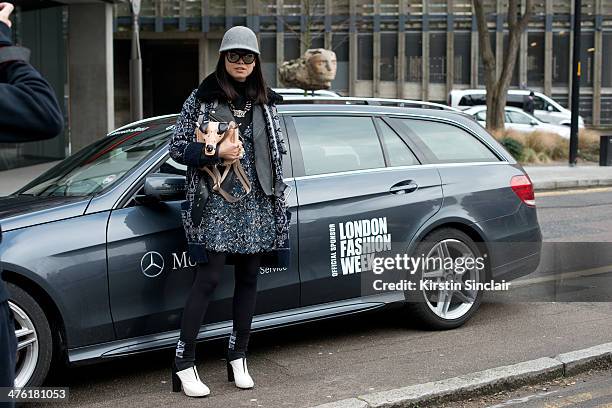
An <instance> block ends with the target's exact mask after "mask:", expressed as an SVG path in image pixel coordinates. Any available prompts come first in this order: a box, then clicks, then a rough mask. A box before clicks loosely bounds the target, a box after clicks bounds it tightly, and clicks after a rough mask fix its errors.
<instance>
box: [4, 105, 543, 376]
mask: <svg viewBox="0 0 612 408" xmlns="http://www.w3.org/2000/svg"><path fill="white" fill-rule="evenodd" d="M333 99H334V101H333V102H332V101H320V100H313V101H307V100H292V101H287V103H285V104H282V105H280V106H279V107H278V110H279V113H280V114H281V120H282V126H283V130H284V135H285V137H286V139H287V142H288V147H289V152H288V154H287V156H285V160H284V165H285V168H284V174H285V177H286V182H287V184H289V185H290V187H291V189H290V191H289V195H288V202H289V205H290V211H291V212H292V219H291V223H292V224H291V239H292V242H291V247H292V258H291V261H290V265H289V267H288V268H271V267H262V268H261V271H260V272H261V275H260V277H259V278H260V279H259V283H258V290H259V294H258V300H257V310H256V312H255V317H254V319H253V330H254V331H257V330H261V329H269V328H272V327H278V326H283V325H288V324H294V323H297V322H305V321H311V320H316V319H322V318H329V317H333V316H338V315H342V314H347V313H355V312H360V311H366V310H371V309H375V308H380V307H385V306H389V307H390V306H396V307H401V308H402V310H405V311H406V314H407V318H408V319H415V320H419V321H421V322H423V323H425V324H426V325H428V326H429V327H432V328H437V329H448V328H453V327H458V326H460V325H461V324H463V323H465V322H466V321H467V320H468V319H469V318H470V317H471V316H472V315H473V314H474V312H475V311H476V309H477V308H478V306H479V304H480V301H481V299H482V292H483V291H482V290H479V289H475V290H472V291H446V292H444V293H436V291H435V290H433V291H432V290H422V291H420V292H419V291H416V292H414V291H413V293H411V294H410V295H409V294H408V293H407V292H406V291H404V290H387V291H381V292H378V293H373V294H368V295H364V293H363V291H362V284H361V279H360V275H362V274H364V273H371V271H363V270H361V269H360V268H359V265H357V264H355V263H354V262H353V260H352V259H353V258H352V257H351V255H355V251H354V250H355V248H353V251H352V252H351V251H348V250H347V251H340V250H339V249H338V250H337V251H333V248H334V246H335V245H336V244H334V245H330V243H332V241H336V240H337V241H340V240H341V239H342V238H343V237H341V236H340V234H341V233H342V234H354V233H355V231H357V230H359V231H362V232H363V230H364V229H365V227H364V225H365V224H367V226H368V228H370V229H371V230H372V232H374V229H376V231H377V232H385V233H388V234H390V235H391V236H393V241H394V243H396V244H400V245H405V248H406V251H407V253H410V251H413V250H416V249H417V248H421V249H423V248H425V250H426V251H427V252H428V253H429V254H434V255H435V254H436V253H437V254H444V255H446V256H450V257H451V258H452V257H461V256H464V257H465V256H474V257H478V256H486V260H487V261H486V264H485V266H486V267H485V268H484V269H483V270H481V271H480V272H479V274H477V275H476V276H475V278H476V279H479V280H482V281H484V280H494V281H496V282H497V281H501V280H506V281H507V280H511V279H514V278H517V277H519V276H522V275H526V274H528V273H531V272H533V271H534V270H535V269H536V267H537V265H538V263H539V259H540V247H541V233H540V228H539V225H538V220H537V215H536V208H535V202H534V195H533V187H532V184H531V181H530V180H529V177H528V176H527V175H526V174H525V172H524V170H523V169H522V167H521V166H520V165H519V164H518V163H517V162H516V161H515V160H514V159H513V158H512V156H511V155H510V154H509V153H508V152H507V151H505V150H504V148H503V147H502V146H501V145H500V144H499V143H497V142H496V141H495V139H494V138H493V137H492V136H491V135H490V134H488V133H487V131H486V130H485V129H484V128H483V127H482V126H480V125H479V124H478V123H476V122H475V121H474V120H473V119H470V118H468V117H466V116H465V115H463V114H461V113H457V112H454V111H450V110H444V109H439V108H436V107H432V106H427V105H426V104H424V105H419V104H417V105H418V106H419V107H414V108H411V107H407V106H409V104H402V106H401V107H398V106H390V105H394V104H393V103H388V104H385V103H377V100H370V101H367V100H366V99H364V103H358V101H355V100H352V101H343V99H342V98H333ZM353 99H354V98H353ZM378 101H380V100H378ZM176 118H177V116H176V115H167V116H162V117H157V118H152V119H147V120H143V121H139V122H136V123H132V124H130V125H127V126H124V127H122V128H120V129H118V130H116V131H114V132H112V133H110V134H109V135H107V136H106V137H103V138H101V139H100V140H97V141H96V142H94V143H92V144H91V145H89V146H87V147H85V148H83V149H82V150H80V151H78V152H76V153H75V154H73V155H71V156H70V157H68V158H66V159H65V160H63V161H62V162H60V163H59V164H57V165H56V166H55V167H53V168H51V169H50V170H48V171H47V172H45V173H44V174H42V175H41V176H39V177H38V178H36V179H35V180H33V181H32V182H30V183H29V184H27V185H26V186H24V187H23V188H21V189H20V190H18V191H16V192H15V193H14V194H12V195H10V196H6V197H2V198H0V225H1V229H2V231H1V242H0V259H1V266H2V269H3V277H4V279H5V280H6V281H7V282H8V287H9V291H10V293H11V299H10V307H11V309H12V310H13V312H14V315H15V318H16V332H17V333H16V334H17V338H18V342H19V346H18V347H19V356H18V365H17V377H16V385H17V386H26V385H29V386H34V385H40V384H42V383H43V381H44V380H45V378H46V376H47V374H48V372H49V370H50V367H51V366H52V365H51V362H52V361H54V362H59V363H64V362H65V363H68V364H78V363H90V362H96V361H101V360H103V359H108V358H113V357H118V356H125V355H128V354H133V353H140V352H145V351H149V350H158V349H162V348H171V347H174V345H175V343H176V341H177V339H178V335H179V326H180V317H181V313H182V308H183V306H184V304H185V299H186V296H187V294H188V291H189V289H190V287H191V285H192V281H193V278H194V272H195V269H194V268H193V266H195V264H194V263H193V262H192V261H191V260H190V259H189V257H188V255H187V252H186V248H187V245H186V240H185V235H184V231H183V227H182V224H181V217H180V210H181V202H182V201H184V200H185V170H186V168H185V166H183V165H180V164H178V163H176V162H175V161H173V160H172V159H171V158H170V157H169V153H168V144H169V141H170V138H171V136H172V132H173V128H174V124H175V122H176ZM362 227H363V228H362ZM383 230H384V231H383ZM512 242H521V243H531V245H522V246H519V249H516V248H514V247H512V248H511V247H510V245H508V246H507V247H506V245H505V243H512ZM344 249H346V248H344ZM357 255H358V253H357ZM226 268H227V269H228V273H227V274H225V275H224V276H225V278H223V279H224V280H222V281H221V282H220V283H219V286H218V287H217V289H216V292H215V295H214V298H213V300H212V301H211V303H210V305H209V310H208V312H207V315H206V318H205V321H204V322H203V323H204V324H203V326H202V327H201V329H200V333H199V336H198V339H199V340H203V339H212V338H223V337H226V336H229V334H230V332H231V326H232V321H231V310H232V308H231V299H232V295H233V284H234V282H233V273H231V272H232V269H231V268H233V266H231V265H226ZM434 272H435V271H434ZM428 276H429V277H431V279H433V280H440V278H441V277H442V278H443V279H448V278H449V276H448V271H438V272H435V273H431V275H428ZM451 278H452V276H451ZM415 296H416V298H415ZM419 297H420V299H419ZM53 366H55V364H53Z"/></svg>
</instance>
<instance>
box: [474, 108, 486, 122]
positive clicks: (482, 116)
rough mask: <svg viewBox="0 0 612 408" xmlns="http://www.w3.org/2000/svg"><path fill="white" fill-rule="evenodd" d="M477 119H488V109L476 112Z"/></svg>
mask: <svg viewBox="0 0 612 408" xmlns="http://www.w3.org/2000/svg"><path fill="white" fill-rule="evenodd" d="M476 120H481V121H486V120H487V111H486V110H483V111H480V112H478V113H477V114H476Z"/></svg>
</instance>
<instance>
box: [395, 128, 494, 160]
mask: <svg viewBox="0 0 612 408" xmlns="http://www.w3.org/2000/svg"><path fill="white" fill-rule="evenodd" d="M394 121H395V122H398V123H400V124H401V125H402V126H401V127H400V130H404V131H405V132H407V136H408V137H409V138H411V139H415V138H416V139H418V140H420V141H421V142H422V143H423V145H424V147H425V148H426V149H427V150H429V151H430V152H431V155H433V156H434V157H435V158H436V159H437V161H438V162H440V163H454V162H458V163H463V162H482V161H499V158H498V157H497V156H496V155H495V154H494V153H493V152H492V151H491V150H490V149H489V148H488V147H487V146H486V145H485V144H484V143H482V142H481V141H480V140H478V139H477V138H476V137H475V136H473V135H471V134H469V133H468V132H466V131H465V130H463V129H461V128H459V127H457V126H454V125H451V124H448V123H441V122H435V121H428V120H420V119H400V118H396V119H394Z"/></svg>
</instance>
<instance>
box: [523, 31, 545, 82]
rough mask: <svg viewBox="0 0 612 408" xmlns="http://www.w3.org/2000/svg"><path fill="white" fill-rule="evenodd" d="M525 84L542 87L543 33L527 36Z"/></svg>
mask: <svg viewBox="0 0 612 408" xmlns="http://www.w3.org/2000/svg"><path fill="white" fill-rule="evenodd" d="M527 84H528V85H529V86H544V33H528V34H527Z"/></svg>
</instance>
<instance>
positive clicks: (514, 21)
mask: <svg viewBox="0 0 612 408" xmlns="http://www.w3.org/2000/svg"><path fill="white" fill-rule="evenodd" d="M525 1H526V3H525V12H524V13H523V15H522V16H521V17H520V18H518V6H519V0H509V2H508V29H509V34H508V35H509V41H508V49H507V50H504V54H503V55H504V56H503V59H502V70H501V73H500V76H499V78H497V77H496V75H495V68H496V66H495V55H493V50H492V49H491V41H490V38H489V29H488V27H487V18H486V15H485V10H484V5H483V0H473V3H474V13H475V15H476V23H477V27H478V45H479V47H480V50H481V51H480V52H481V55H482V63H483V67H484V74H485V75H484V76H485V86H486V89H487V129H489V130H490V131H495V130H501V129H503V128H504V123H505V120H504V116H505V115H504V108H505V107H506V97H507V94H508V88H509V87H510V82H511V81H512V74H513V73H514V66H515V65H516V57H517V55H518V50H519V44H520V38H521V34H522V33H523V32H524V31H525V29H526V28H527V23H528V22H529V18H530V17H531V13H532V11H533V3H532V0H525Z"/></svg>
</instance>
